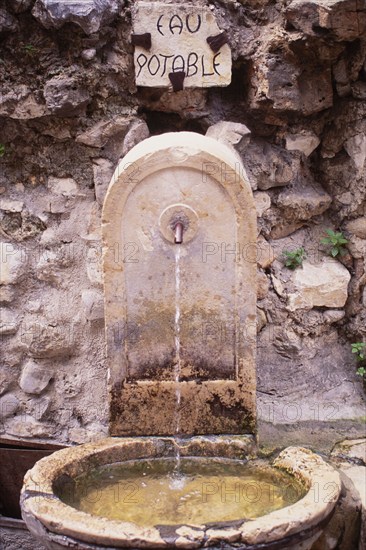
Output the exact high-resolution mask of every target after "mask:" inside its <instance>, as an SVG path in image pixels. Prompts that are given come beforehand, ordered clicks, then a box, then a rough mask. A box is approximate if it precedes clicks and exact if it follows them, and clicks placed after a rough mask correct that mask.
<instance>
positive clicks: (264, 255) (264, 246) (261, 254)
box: [257, 235, 275, 269]
mask: <svg viewBox="0 0 366 550" xmlns="http://www.w3.org/2000/svg"><path fill="white" fill-rule="evenodd" d="M274 259H275V254H274V250H273V248H272V247H271V245H270V244H269V242H268V241H266V239H265V238H264V237H263V236H262V235H259V237H258V239H257V263H258V265H259V266H260V267H261V268H262V269H267V268H268V267H269V266H270V265H271V264H272V263H273V262H274Z"/></svg>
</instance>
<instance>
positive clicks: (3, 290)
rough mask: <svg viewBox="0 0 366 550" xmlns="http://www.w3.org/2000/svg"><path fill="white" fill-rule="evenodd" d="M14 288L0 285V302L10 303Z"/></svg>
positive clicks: (12, 298)
mask: <svg viewBox="0 0 366 550" xmlns="http://www.w3.org/2000/svg"><path fill="white" fill-rule="evenodd" d="M14 294H15V288H14V287H13V286H0V304H5V305H8V304H11V302H12V301H13V300H14Z"/></svg>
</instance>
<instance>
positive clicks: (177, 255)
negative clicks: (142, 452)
mask: <svg viewBox="0 0 366 550" xmlns="http://www.w3.org/2000/svg"><path fill="white" fill-rule="evenodd" d="M180 253H181V247H180V246H176V247H175V320H174V334H175V372H174V380H175V402H176V410H175V419H176V426H175V433H176V435H178V436H179V432H180V402H181V390H180V384H179V380H180V369H181V358H180ZM175 461H176V472H177V473H179V470H180V448H179V444H178V442H176V445H175Z"/></svg>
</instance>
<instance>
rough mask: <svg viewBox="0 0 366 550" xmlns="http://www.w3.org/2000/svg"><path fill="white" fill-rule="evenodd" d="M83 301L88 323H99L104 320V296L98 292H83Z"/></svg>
mask: <svg viewBox="0 0 366 550" xmlns="http://www.w3.org/2000/svg"><path fill="white" fill-rule="evenodd" d="M81 300H82V302H83V306H84V313H85V317H86V318H87V320H88V321H98V320H100V319H103V318H104V303H103V295H102V294H101V293H100V292H98V291H96V290H83V292H82V294H81Z"/></svg>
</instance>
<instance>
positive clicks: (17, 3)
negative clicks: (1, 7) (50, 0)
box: [8, 0, 33, 13]
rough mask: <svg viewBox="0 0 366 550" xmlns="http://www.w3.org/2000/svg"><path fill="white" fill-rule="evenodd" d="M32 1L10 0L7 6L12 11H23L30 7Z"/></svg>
mask: <svg viewBox="0 0 366 550" xmlns="http://www.w3.org/2000/svg"><path fill="white" fill-rule="evenodd" d="M32 3H33V0H11V1H10V2H8V6H9V9H11V10H12V11H13V12H14V13H23V12H24V11H27V10H28V9H29V8H30V7H31V5H32Z"/></svg>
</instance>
